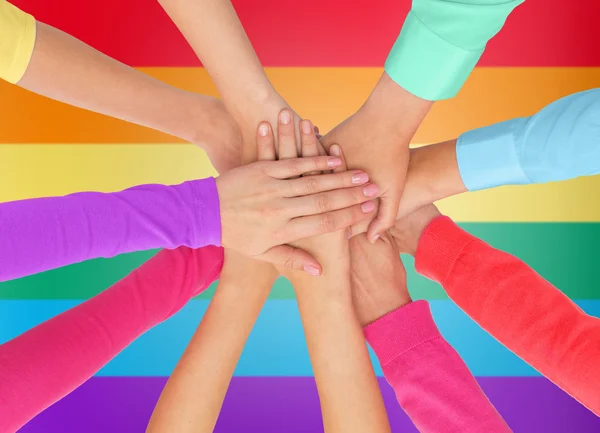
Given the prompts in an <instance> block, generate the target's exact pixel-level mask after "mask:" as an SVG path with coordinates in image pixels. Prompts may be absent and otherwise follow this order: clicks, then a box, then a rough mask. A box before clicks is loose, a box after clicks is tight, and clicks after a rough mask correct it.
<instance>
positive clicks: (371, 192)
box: [363, 184, 379, 197]
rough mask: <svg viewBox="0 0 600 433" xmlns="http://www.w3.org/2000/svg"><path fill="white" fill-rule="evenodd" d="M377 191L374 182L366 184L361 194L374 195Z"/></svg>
mask: <svg viewBox="0 0 600 433" xmlns="http://www.w3.org/2000/svg"><path fill="white" fill-rule="evenodd" d="M378 192H379V188H377V185H375V184H371V185H367V186H365V187H364V188H363V194H364V195H365V197H375V196H376V195H377V193H378Z"/></svg>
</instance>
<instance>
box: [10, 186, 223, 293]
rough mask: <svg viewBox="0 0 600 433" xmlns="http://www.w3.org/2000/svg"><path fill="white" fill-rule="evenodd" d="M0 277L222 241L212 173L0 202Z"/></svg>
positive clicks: (15, 276)
mask: <svg viewBox="0 0 600 433" xmlns="http://www.w3.org/2000/svg"><path fill="white" fill-rule="evenodd" d="M0 239H2V242H0V281H6V280H9V279H13V278H19V277H23V276H25V275H30V274H33V273H37V272H42V271H46V270H49V269H54V268H58V267H60V266H65V265H68V264H71V263H76V262H81V261H83V260H88V259H92V258H98V257H113V256H116V255H118V254H122V253H127V252H133V251H141V250H148V249H153V248H170V249H173V248H177V247H179V246H187V247H190V248H199V247H203V246H206V245H220V242H221V217H220V210H219V198H218V192H217V188H216V184H215V180H214V179H213V178H208V179H202V180H194V181H190V182H185V183H182V184H180V185H175V186H164V185H142V186H138V187H134V188H130V189H127V190H124V191H121V192H116V193H108V194H106V193H97V192H84V193H77V194H72V195H68V196H64V197H51V198H39V199H31V200H22V201H15V202H9V203H3V204H0Z"/></svg>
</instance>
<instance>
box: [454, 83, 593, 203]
mask: <svg viewBox="0 0 600 433" xmlns="http://www.w3.org/2000/svg"><path fill="white" fill-rule="evenodd" d="M599 119H600V89H592V90H587V91H585V92H580V93H575V94H573V95H569V96H566V97H564V98H562V99H559V100H558V101H555V102H553V103H552V104H550V105H548V106H547V107H545V108H544V109H542V110H541V111H540V112H538V113H537V114H534V115H533V116H531V117H525V118H518V119H513V120H508V121H506V122H501V123H498V124H495V125H491V126H487V127H484V128H479V129H475V130H473V131H469V132H467V133H465V134H462V135H461V136H460V137H459V138H458V140H457V144H456V159H457V161H458V168H459V171H460V175H461V178H462V180H463V183H464V184H465V186H466V187H467V189H468V190H469V191H477V190H480V189H486V188H493V187H496V186H501V185H517V184H530V183H545V182H553V181H559V180H566V179H572V178H575V177H579V176H588V175H593V174H598V173H600V146H598V143H599V142H600V120H599Z"/></svg>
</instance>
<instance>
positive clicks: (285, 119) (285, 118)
mask: <svg viewBox="0 0 600 433" xmlns="http://www.w3.org/2000/svg"><path fill="white" fill-rule="evenodd" d="M279 120H280V122H281V123H283V124H284V125H287V124H288V123H290V122H291V121H292V115H291V114H290V112H289V111H288V110H283V111H282V112H281V114H280V115H279Z"/></svg>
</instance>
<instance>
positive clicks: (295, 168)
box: [288, 159, 301, 174]
mask: <svg viewBox="0 0 600 433" xmlns="http://www.w3.org/2000/svg"><path fill="white" fill-rule="evenodd" d="M288 167H289V170H290V172H291V173H292V174H296V173H299V172H300V169H301V167H300V164H299V162H298V160H297V159H290V162H288Z"/></svg>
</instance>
